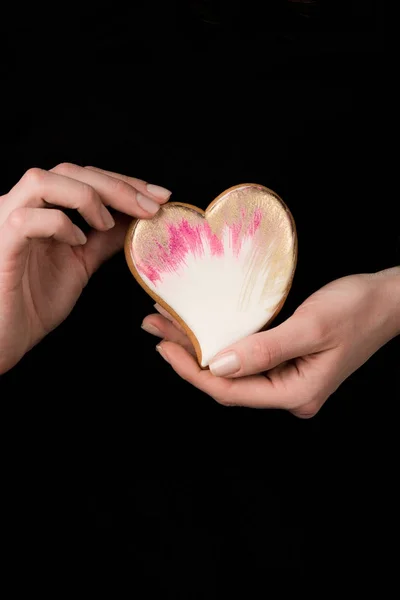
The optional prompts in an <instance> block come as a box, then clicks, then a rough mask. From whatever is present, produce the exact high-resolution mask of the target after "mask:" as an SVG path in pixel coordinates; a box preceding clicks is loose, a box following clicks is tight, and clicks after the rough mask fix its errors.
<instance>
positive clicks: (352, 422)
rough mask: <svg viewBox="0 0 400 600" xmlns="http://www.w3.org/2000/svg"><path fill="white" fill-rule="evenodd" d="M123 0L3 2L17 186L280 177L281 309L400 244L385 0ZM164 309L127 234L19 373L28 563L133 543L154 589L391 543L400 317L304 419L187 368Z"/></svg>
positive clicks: (135, 558) (76, 563)
mask: <svg viewBox="0 0 400 600" xmlns="http://www.w3.org/2000/svg"><path fill="white" fill-rule="evenodd" d="M218 6H219V7H220V9H218ZM112 8H113V7H111V6H109V5H105V6H104V7H101V6H96V7H95V8H93V9H89V8H87V9H85V10H84V9H83V6H79V7H74V6H70V5H68V6H64V5H57V6H55V7H54V9H53V11H52V12H49V10H50V9H49V8H47V9H41V8H39V7H36V6H35V7H33V8H32V7H26V8H24V9H18V8H17V7H14V8H12V9H10V10H9V11H8V13H7V14H3V15H2V21H1V45H2V63H1V82H2V85H1V114H0V123H1V139H0V152H1V165H2V168H1V178H0V193H6V192H7V191H8V190H9V189H10V187H11V186H12V185H14V183H15V182H16V181H17V180H18V179H19V178H20V177H21V176H22V175H23V173H24V172H25V170H26V169H28V168H30V167H32V166H39V167H42V168H51V167H53V166H55V165H56V164H57V163H59V162H64V161H69V162H74V163H77V164H80V165H83V166H84V165H95V166H98V167H103V168H105V169H109V170H115V171H118V172H121V173H126V174H130V175H133V176H136V177H140V178H143V179H145V180H148V181H151V182H154V183H156V184H160V185H165V186H166V187H168V188H169V189H171V190H172V191H173V199H174V200H177V201H183V202H189V203H192V204H197V205H198V206H201V207H202V208H205V207H206V206H207V204H209V202H210V201H211V200H212V199H213V198H214V197H215V196H216V195H218V194H219V193H220V192H221V191H223V190H224V189H226V188H227V187H230V186H231V185H234V184H237V183H242V182H246V181H254V182H259V183H261V184H263V185H266V186H268V187H270V188H272V189H274V190H275V191H277V192H278V193H279V194H280V195H281V196H282V197H283V198H284V200H285V201H286V202H287V204H288V205H289V207H290V209H291V210H292V213H293V215H294V218H295V220H296V223H297V228H298V234H299V263H298V269H297V273H296V278H295V281H294V285H293V288H292V291H291V294H290V296H289V298H288V300H287V303H286V305H285V307H284V309H283V311H282V313H281V315H280V317H279V319H284V318H285V317H287V316H288V315H289V314H290V313H291V312H292V311H293V310H294V309H295V308H296V307H297V306H298V305H299V304H300V302H302V301H303V300H304V299H305V298H306V297H307V296H308V295H309V294H310V293H312V292H313V291H315V290H316V289H318V288H319V287H320V286H322V285H323V284H325V283H327V282H328V281H330V280H332V279H334V278H336V277H340V276H342V275H346V274H350V273H357V272H367V271H376V270H380V269H383V268H386V267H390V266H394V265H396V264H398V263H399V256H398V254H396V252H398V235H399V233H398V232H399V227H398V223H399V221H398V207H397V203H398V199H397V195H396V198H395V197H394V190H393V188H391V185H390V183H389V181H390V167H389V164H390V159H389V155H390V150H389V143H390V142H389V140H390V137H391V129H392V125H393V122H392V119H393V117H392V114H391V112H390V103H389V102H388V100H387V99H388V97H389V93H388V87H389V84H388V81H390V69H389V66H388V62H387V58H386V54H385V52H384V15H383V6H382V3H380V4H378V3H374V2H372V1H369V2H340V1H339V2H336V3H334V2H332V3H329V2H325V3H323V2H321V3H319V4H318V5H317V6H316V5H315V4H311V5H308V6H306V7H305V8H302V9H301V8H299V6H298V3H289V2H270V3H264V4H263V3H261V6H258V4H257V3H256V2H252V1H249V2H246V3H244V2H240V1H235V2H231V3H228V2H225V3H224V2H220V3H217V2H190V1H188V2H180V3H179V2H168V1H165V2H163V3H146V4H145V6H144V7H140V8H139V7H136V5H135V4H134V3H130V4H127V5H126V6H124V7H123V8H117V6H115V7H114V10H112ZM396 194H397V191H396ZM151 310H152V304H151V301H150V300H149V299H148V298H147V297H146V296H145V294H144V293H143V292H142V291H141V289H140V288H139V287H138V285H137V284H136V283H135V282H134V280H133V278H132V276H131V275H130V273H129V271H128V269H127V266H126V264H125V261H124V257H123V255H122V254H120V255H118V256H116V257H115V258H114V259H112V260H111V261H109V262H108V263H107V264H106V265H104V266H103V267H102V268H101V269H100V270H99V272H98V273H97V274H96V275H95V276H94V277H93V279H92V280H91V282H90V284H89V286H88V287H87V288H86V289H85V291H84V293H83V295H82V297H81V299H80V301H79V302H78V304H77V306H76V308H75V310H74V311H73V313H72V314H71V316H70V317H69V318H68V319H67V320H66V322H65V323H64V324H63V325H62V326H61V327H59V328H58V329H57V330H56V331H55V332H54V333H53V334H51V335H50V336H48V338H47V339H46V340H44V341H43V342H42V343H41V344H40V345H39V346H37V347H36V348H35V349H34V350H32V351H31V352H30V353H29V355H27V356H26V357H25V358H24V359H23V360H22V361H21V363H20V364H19V365H17V366H16V367H15V368H14V369H13V370H12V371H10V372H9V373H7V374H6V375H4V376H2V377H1V380H0V397H1V402H0V410H1V418H0V422H1V430H2V434H1V436H2V441H3V443H4V446H3V448H4V449H3V457H2V488H3V492H2V493H3V499H4V501H5V508H3V512H2V521H3V522H2V526H3V529H4V530H5V531H7V532H10V534H9V535H8V533H7V535H5V536H4V537H3V539H4V540H5V541H4V547H5V549H6V553H7V555H8V563H9V565H10V568H16V567H17V569H18V574H19V575H18V577H17V578H16V580H15V581H17V582H18V583H20V582H22V581H24V580H27V579H28V580H29V581H32V579H31V578H33V580H35V581H37V582H38V583H39V585H41V586H42V585H48V584H49V582H50V581H52V580H53V578H54V577H55V581H56V582H57V583H58V584H60V583H61V584H62V585H67V584H68V583H70V582H71V581H75V579H76V578H78V577H80V576H82V575H83V574H85V575H86V576H87V575H89V579H88V583H89V585H90V586H96V587H97V586H100V587H102V586H103V585H105V582H106V581H108V580H110V579H111V581H113V582H114V583H116V581H117V580H115V579H112V577H111V573H112V572H113V569H114V568H115V566H117V568H118V569H119V571H120V574H122V573H125V574H126V573H128V574H129V578H130V587H131V591H132V592H137V594H138V597H140V598H147V597H154V595H153V594H156V593H158V594H160V595H161V594H162V595H163V596H164V597H165V596H166V595H168V596H170V597H173V598H180V597H182V598H197V597H198V598H214V597H215V598H216V597H225V594H226V593H228V590H231V589H236V590H239V589H243V590H244V591H246V590H247V591H246V596H244V597H253V596H252V593H251V591H250V590H251V589H253V588H254V589H257V588H258V590H259V592H260V591H261V593H262V595H264V592H265V593H268V590H269V589H270V588H269V585H270V583H269V582H270V579H269V575H268V573H271V572H272V571H277V572H282V573H283V572H284V573H287V574H289V577H286V578H283V580H282V581H287V580H290V579H291V578H290V574H292V576H293V578H297V577H299V575H302V576H304V577H312V576H313V574H314V573H315V572H316V571H318V570H320V569H321V568H324V569H325V568H326V567H327V566H330V567H332V566H334V568H335V570H336V571H337V570H338V569H340V568H341V567H344V566H346V565H354V564H356V563H358V562H360V563H362V564H363V565H364V566H365V564H366V563H368V564H371V565H374V566H376V564H377V562H378V561H379V560H382V557H383V556H384V552H383V549H382V548H383V542H382V539H383V538H384V537H385V536H387V535H390V533H389V534H388V528H389V531H390V527H391V525H390V523H389V524H388V522H387V517H388V514H389V513H388V509H387V503H388V501H389V497H390V492H389V490H390V487H391V477H390V472H391V471H390V469H391V465H392V458H391V456H392V455H391V451H390V450H389V447H388V444H387V442H388V441H390V439H391V438H390V436H389V425H390V423H391V422H393V420H394V406H395V404H396V401H398V399H399V391H400V389H399V383H398V356H399V340H398V339H396V340H393V341H392V342H390V343H389V344H388V345H387V346H385V347H384V348H382V349H381V350H380V351H379V352H378V353H377V354H376V355H375V356H374V357H372V358H371V359H370V361H368V363H367V364H366V365H364V366H363V367H362V368H361V369H359V370H358V371H357V372H356V373H355V374H354V375H353V376H351V377H350V378H349V379H348V380H347V381H346V382H345V383H344V384H343V385H342V386H341V388H340V389H339V390H338V391H337V392H336V393H335V394H334V395H333V396H332V397H331V398H330V399H329V400H328V402H327V403H326V404H325V406H324V407H323V409H322V410H321V411H320V413H319V414H318V415H317V416H316V417H315V418H313V419H311V420H306V421H304V420H299V419H296V418H295V417H293V416H291V415H289V414H287V413H285V412H279V411H256V410H249V409H228V408H224V407H221V406H219V405H218V404H216V403H215V402H214V401H213V400H211V399H210V398H208V397H207V396H205V395H204V394H201V393H200V392H198V391H197V390H194V389H192V388H191V387H190V386H189V385H188V384H186V383H184V382H183V381H181V380H179V379H178V378H177V376H176V375H175V374H174V373H173V372H172V370H171V369H170V368H169V366H168V365H167V364H166V363H164V362H163V361H162V359H161V358H160V357H159V356H158V354H157V353H156V352H155V350H154V346H155V339H154V338H152V337H151V336H149V335H147V334H145V333H144V332H143V331H142V330H141V329H140V324H141V321H142V319H143V317H144V316H145V315H146V314H148V313H149V312H151ZM22 574H23V575H22ZM119 578H120V577H119ZM119 578H118V580H119ZM143 584H144V586H145V587H143V588H142V585H143ZM140 589H142V591H141V592H139V590H140ZM156 597H157V596H156Z"/></svg>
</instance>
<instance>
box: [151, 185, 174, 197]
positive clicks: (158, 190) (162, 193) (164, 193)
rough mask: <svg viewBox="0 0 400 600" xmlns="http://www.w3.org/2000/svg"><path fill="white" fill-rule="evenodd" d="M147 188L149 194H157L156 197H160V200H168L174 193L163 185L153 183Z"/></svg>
mask: <svg viewBox="0 0 400 600" xmlns="http://www.w3.org/2000/svg"><path fill="white" fill-rule="evenodd" d="M146 188H147V191H148V192H149V194H151V195H152V196H155V197H156V198H160V200H168V198H169V197H170V195H171V193H172V192H170V191H169V190H167V189H166V188H163V187H161V185H153V184H152V183H148V184H147V185H146Z"/></svg>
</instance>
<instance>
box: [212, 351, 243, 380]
mask: <svg viewBox="0 0 400 600" xmlns="http://www.w3.org/2000/svg"><path fill="white" fill-rule="evenodd" d="M239 369H240V360H239V357H238V355H237V354H236V352H233V350H232V351H231V352H226V353H225V354H221V356H218V358H216V359H214V360H212V361H211V363H210V371H211V373H212V374H213V375H216V376H217V377H227V376H228V375H234V373H237V371H239Z"/></svg>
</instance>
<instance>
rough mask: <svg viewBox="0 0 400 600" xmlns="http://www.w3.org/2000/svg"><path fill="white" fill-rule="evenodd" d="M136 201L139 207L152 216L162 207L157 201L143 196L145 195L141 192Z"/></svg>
mask: <svg viewBox="0 0 400 600" xmlns="http://www.w3.org/2000/svg"><path fill="white" fill-rule="evenodd" d="M136 200H137V203H138V204H139V206H140V207H141V208H143V210H145V211H146V212H148V213H150V214H151V215H155V214H156V212H157V211H158V210H159V208H160V205H159V204H157V202H156V201H155V200H152V199H151V198H148V197H147V196H143V194H141V193H140V192H138V193H137V194H136Z"/></svg>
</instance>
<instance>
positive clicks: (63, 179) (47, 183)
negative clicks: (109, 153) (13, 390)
mask: <svg viewBox="0 0 400 600" xmlns="http://www.w3.org/2000/svg"><path fill="white" fill-rule="evenodd" d="M170 195H171V192H169V191H168V190H166V189H165V188H162V187H160V186H157V185H152V184H147V183H146V182H144V181H142V180H140V179H135V178H133V177H128V176H125V175H119V174H118V173H111V172H109V171H104V170H101V169H97V168H95V167H79V166H77V165H73V164H68V163H64V164H60V165H58V166H57V167H55V168H54V169H51V170H50V171H45V170H42V169H36V168H35V169H30V170H29V171H27V172H26V173H25V174H24V176H23V177H22V178H21V179H20V181H19V182H18V183H17V184H16V185H15V186H14V187H13V188H12V189H11V190H10V191H9V192H8V193H7V194H5V195H4V196H1V197H0V375H1V374H3V373H5V372H6V371H8V370H9V369H11V368H12V367H13V366H14V365H15V364H16V363H17V362H18V361H19V360H20V359H21V358H22V356H23V355H24V354H25V353H26V352H27V351H28V350H29V349H30V348H32V347H33V346H34V345H35V344H37V343H38V342H39V341H40V340H41V339H42V338H43V337H44V336H45V335H46V334H47V333H49V332H50V331H51V330H53V329H54V328H55V327H57V325H59V324H60V323H61V322H62V321H63V320H64V319H65V318H66V317H67V316H68V314H69V313H70V312H71V310H72V309H73V307H74V305H75V303H76V301H77V300H78V298H79V296H80V294H81V292H82V290H83V288H84V287H85V285H86V284H87V282H88V280H89V278H90V277H91V275H92V274H93V273H94V271H95V270H96V269H97V268H98V267H99V266H100V265H101V264H102V263H103V262H104V261H105V260H107V259H108V258H110V257H111V256H112V255H113V254H115V253H116V252H117V251H119V250H121V249H122V247H123V243H124V238H125V234H126V230H127V226H128V224H129V222H130V220H131V218H132V217H139V218H142V219H148V218H151V217H152V216H154V215H155V214H156V212H157V211H158V209H159V208H160V205H161V204H163V203H164V202H166V201H167V200H168V199H169V197H170ZM107 207H111V208H112V209H114V210H116V211H118V212H117V213H116V214H115V215H114V217H115V218H113V216H112V215H111V213H110V212H109V210H108V208H107ZM64 208H66V209H76V210H77V211H78V212H79V213H80V215H81V216H82V217H83V218H84V219H85V220H86V221H87V223H88V224H89V225H90V226H91V227H92V230H91V231H90V233H89V234H88V236H87V237H86V236H85V235H84V233H83V232H82V231H81V230H80V229H79V228H78V227H77V226H76V225H74V224H73V222H72V221H71V220H70V218H69V217H68V216H67V215H66V214H65V213H64V212H63V210H62V209H64ZM127 217H130V218H127Z"/></svg>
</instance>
